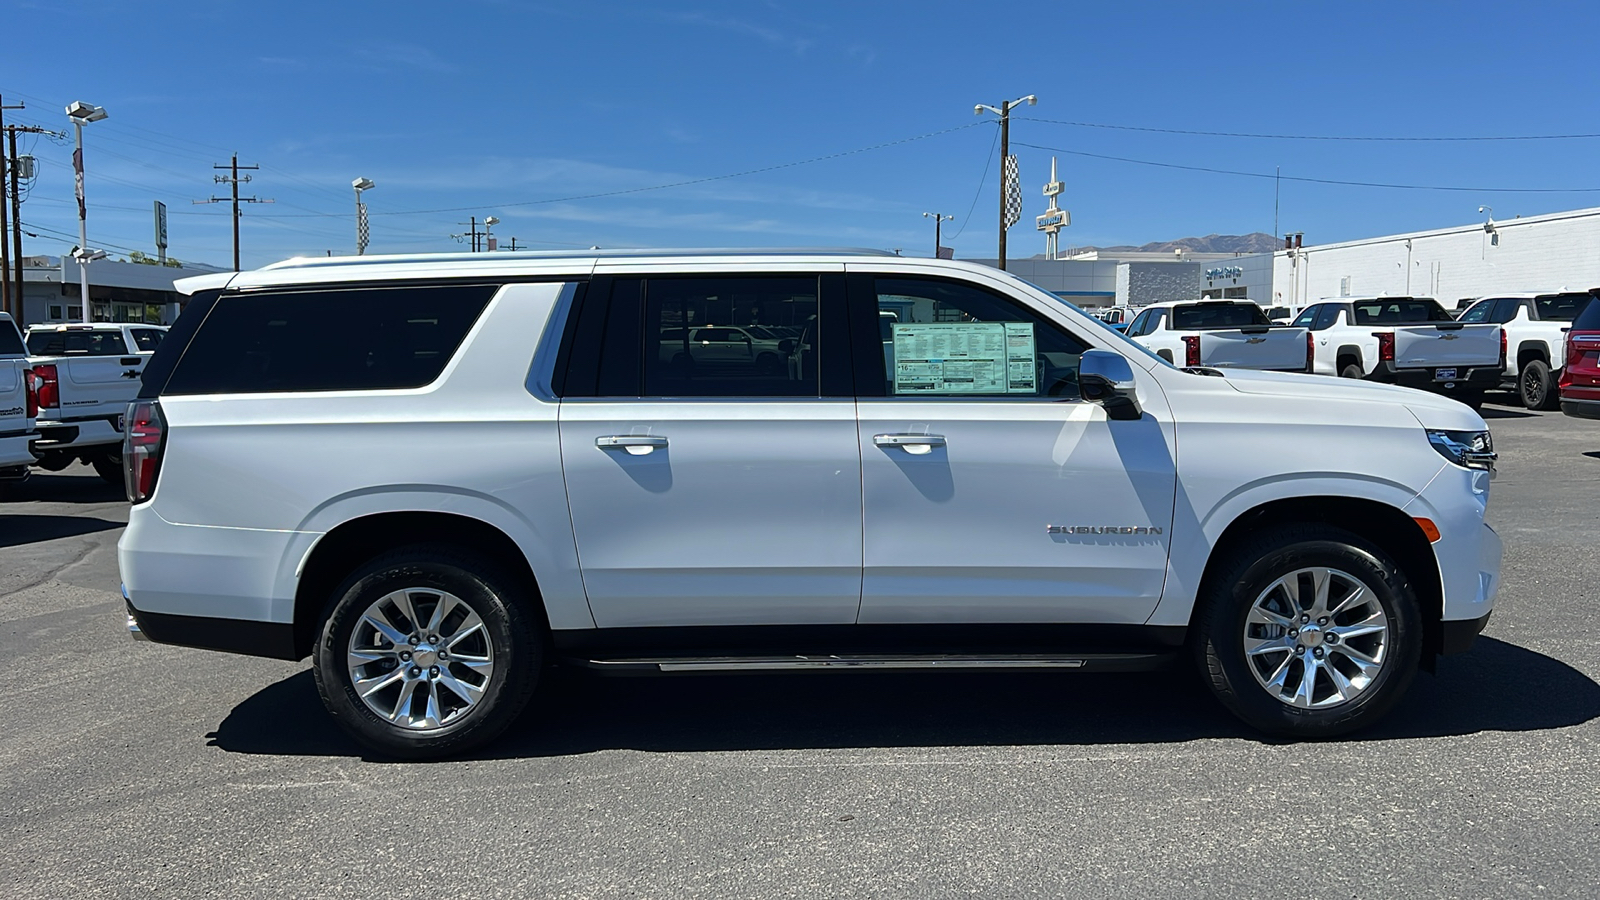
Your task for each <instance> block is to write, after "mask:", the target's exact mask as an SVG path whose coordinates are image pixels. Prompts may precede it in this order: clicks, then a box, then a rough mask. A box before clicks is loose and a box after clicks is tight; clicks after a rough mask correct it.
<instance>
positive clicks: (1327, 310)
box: [1311, 303, 1344, 331]
mask: <svg viewBox="0 0 1600 900" xmlns="http://www.w3.org/2000/svg"><path fill="white" fill-rule="evenodd" d="M1343 309H1344V307H1342V306H1340V305H1339V304H1337V303H1329V304H1326V305H1324V306H1321V307H1318V309H1317V324H1316V325H1314V326H1312V329H1311V330H1312V331H1321V330H1323V329H1324V328H1332V327H1333V326H1334V324H1335V323H1337V322H1338V321H1339V313H1340V312H1341V311H1343Z"/></svg>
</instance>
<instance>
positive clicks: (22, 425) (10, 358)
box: [0, 313, 39, 481]
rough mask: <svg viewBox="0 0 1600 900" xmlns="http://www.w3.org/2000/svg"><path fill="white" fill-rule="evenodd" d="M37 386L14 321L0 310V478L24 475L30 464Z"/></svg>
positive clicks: (13, 479) (37, 411)
mask: <svg viewBox="0 0 1600 900" xmlns="http://www.w3.org/2000/svg"><path fill="white" fill-rule="evenodd" d="M36 387H37V385H36V384H35V383H34V376H33V371H32V370H31V369H29V368H28V353H27V349H26V348H25V347H23V345H22V334H21V333H20V332H18V331H17V323H16V322H13V321H12V320H11V317H10V316H9V315H7V314H5V313H0V481H18V480H21V479H23V478H27V477H28V466H30V465H32V464H33V453H32V452H30V451H29V449H28V445H29V444H30V443H31V442H32V441H33V439H34V438H36V437H38V432H37V431H35V429H34V419H35V418H36V417H37V416H38V414H39V400H38V397H37V396H36V395H35V393H34V391H35V388H36Z"/></svg>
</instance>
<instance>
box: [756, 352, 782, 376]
mask: <svg viewBox="0 0 1600 900" xmlns="http://www.w3.org/2000/svg"><path fill="white" fill-rule="evenodd" d="M782 371H783V360H781V359H779V358H778V357H777V355H776V354H773V353H763V354H761V355H760V356H758V357H756V372H757V373H758V374H761V375H776V374H778V373H779V372H782Z"/></svg>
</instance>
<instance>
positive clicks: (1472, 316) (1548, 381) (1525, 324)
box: [1456, 291, 1591, 409]
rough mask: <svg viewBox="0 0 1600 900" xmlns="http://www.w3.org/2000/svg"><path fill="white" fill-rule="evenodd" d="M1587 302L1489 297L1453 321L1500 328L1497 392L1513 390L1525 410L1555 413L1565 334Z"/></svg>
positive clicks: (1580, 294) (1565, 295)
mask: <svg viewBox="0 0 1600 900" xmlns="http://www.w3.org/2000/svg"><path fill="white" fill-rule="evenodd" d="M1590 296H1591V295H1590V294H1589V293H1588V292H1587V291H1546V292H1543V293H1523V294H1491V295H1489V296H1486V297H1483V298H1480V299H1479V300H1478V302H1477V303H1474V304H1473V305H1472V306H1471V307H1470V308H1468V309H1467V311H1466V312H1464V313H1462V314H1461V317H1460V318H1459V319H1457V320H1456V321H1458V322H1465V323H1469V324H1476V323H1482V322H1489V323H1493V324H1495V325H1499V326H1500V327H1501V329H1503V330H1504V332H1505V338H1506V355H1505V367H1504V368H1503V369H1502V370H1501V373H1500V385H1501V387H1506V388H1511V389H1514V390H1515V391H1516V392H1517V397H1518V399H1520V400H1521V401H1522V405H1523V406H1526V407H1527V408H1528V409H1559V408H1560V406H1561V399H1560V396H1559V393H1558V391H1557V390H1556V379H1557V378H1559V377H1560V375H1561V367H1562V366H1563V365H1565V364H1566V350H1565V348H1566V342H1567V330H1568V329H1569V328H1571V327H1572V320H1573V319H1575V318H1577V315H1578V313H1580V312H1582V311H1583V308H1584V307H1585V306H1587V305H1588V303H1589V299H1590Z"/></svg>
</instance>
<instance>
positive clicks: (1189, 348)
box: [1183, 334, 1200, 368]
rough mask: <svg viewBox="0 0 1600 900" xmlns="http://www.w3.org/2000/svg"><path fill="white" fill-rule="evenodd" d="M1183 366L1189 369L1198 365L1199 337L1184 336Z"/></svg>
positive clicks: (1196, 335) (1193, 335)
mask: <svg viewBox="0 0 1600 900" xmlns="http://www.w3.org/2000/svg"><path fill="white" fill-rule="evenodd" d="M1183 364H1184V365H1185V366H1189V367H1191V368H1193V367H1194V366H1198V365H1200V335H1198V334H1189V335H1184V338H1183Z"/></svg>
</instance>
